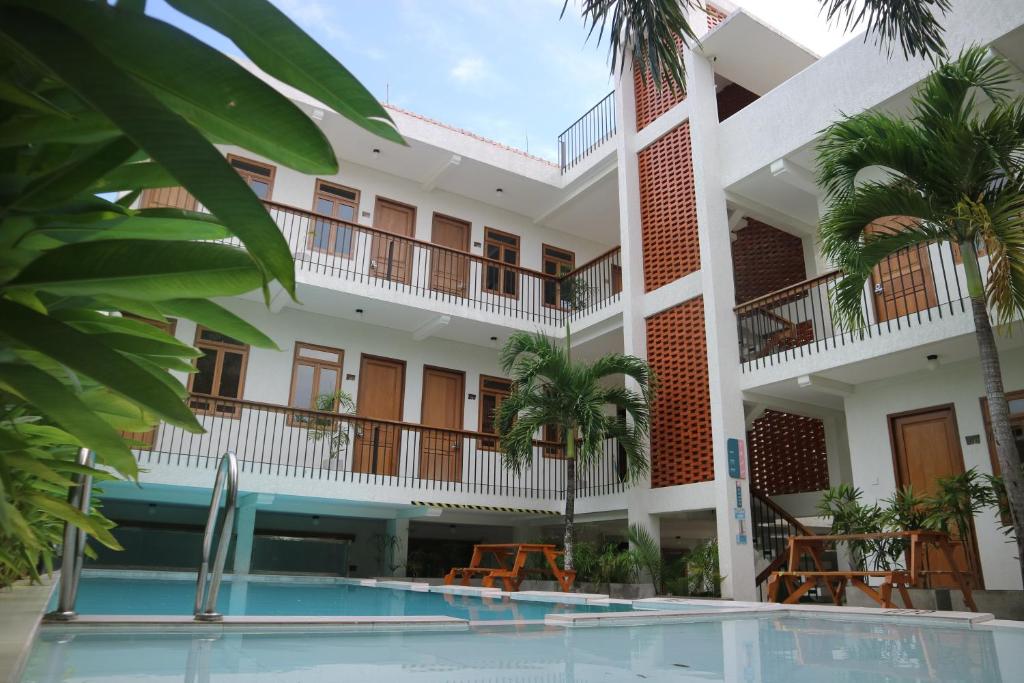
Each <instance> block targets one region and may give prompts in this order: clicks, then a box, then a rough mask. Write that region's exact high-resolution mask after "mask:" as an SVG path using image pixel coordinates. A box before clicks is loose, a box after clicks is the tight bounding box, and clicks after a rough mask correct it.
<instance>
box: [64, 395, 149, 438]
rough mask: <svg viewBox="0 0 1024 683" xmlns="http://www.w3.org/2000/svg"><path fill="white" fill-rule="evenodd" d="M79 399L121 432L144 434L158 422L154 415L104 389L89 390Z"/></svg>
mask: <svg viewBox="0 0 1024 683" xmlns="http://www.w3.org/2000/svg"><path fill="white" fill-rule="evenodd" d="M79 398H81V399H82V403H84V404H85V405H87V406H89V409H90V410H92V411H93V412H94V413H96V415H98V416H99V417H100V418H101V419H103V420H104V421H105V422H106V423H107V424H109V425H110V426H111V427H113V428H114V429H117V430H120V431H122V432H146V431H149V430H150V429H152V428H153V427H154V426H155V425H156V424H157V423H158V422H159V421H160V420H159V419H158V418H157V417H156V416H155V415H152V414H148V413H146V411H144V410H143V409H142V408H140V407H139V406H137V405H136V404H134V403H132V402H131V401H129V400H127V399H124V398H122V397H120V396H118V395H117V394H114V393H112V392H110V391H108V390H106V389H102V388H96V389H89V390H87V391H84V392H82V394H81V395H80V396H79Z"/></svg>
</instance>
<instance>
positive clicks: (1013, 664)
mask: <svg viewBox="0 0 1024 683" xmlns="http://www.w3.org/2000/svg"><path fill="white" fill-rule="evenodd" d="M450 597H451V599H452V602H453V603H454V605H455V606H457V605H458V604H459V602H460V596H450ZM395 599H398V600H401V599H405V598H395ZM472 609H486V607H481V606H480V604H479V601H477V602H476V603H475V604H474V605H473V607H472ZM1022 670H1024V631H1016V632H1015V631H1010V630H1003V631H998V632H993V631H985V630H969V629H960V628H938V627H924V626H908V625H905V624H903V625H894V624H882V623H877V622H861V621H851V622H843V621H839V620H832V619H812V618H773V617H769V616H765V617H762V618H759V619H726V620H722V621H704V622H692V623H680V624H666V625H660V626H636V627H630V628H623V627H617V628H575V629H563V628H556V627H542V626H532V627H519V628H518V629H515V628H505V627H501V626H486V627H480V628H476V629H473V630H472V631H468V632H447V633H439V632H434V633H418V632H407V633H375V634H345V633H334V634H330V633H322V632H321V633H308V632H307V633H274V634H268V633H264V634H256V633H251V634H240V633H230V634H228V633H225V634H224V635H222V636H220V637H216V638H211V637H206V636H202V637H200V636H197V635H195V634H185V633H181V634H178V633H172V632H165V633H149V634H146V633H141V634H139V633H125V634H107V635H103V634H89V633H80V634H77V635H75V636H74V638H69V637H67V636H65V635H61V634H60V632H59V631H55V630H52V629H50V630H47V631H46V632H45V633H44V634H43V636H42V637H41V639H40V641H39V642H38V643H37V645H36V647H35V649H34V651H33V654H32V657H31V660H30V662H29V666H28V669H27V672H26V675H25V678H24V679H23V680H24V682H25V683H37V682H45V683H57V682H75V683H85V681H104V682H105V683H122V682H123V683H127V682H129V681H131V682H135V681H139V680H145V681H147V682H150V683H164V682H166V683H171V682H172V681H173V682H174V683H181V681H183V680H184V681H185V683H223V682H226V681H232V683H235V682H237V681H245V682H246V683H249V682H252V683H269V682H271V681H273V682H274V683H298V682H299V681H301V682H303V683H312V682H316V681H341V680H355V681H437V682H441V681H494V680H501V681H509V682H513V681H559V682H583V681H641V680H642V681H728V682H729V683H733V682H735V681H740V682H744V683H804V682H807V683H810V682H811V681H813V682H815V683H818V682H820V681H840V682H841V683H859V682H870V683H887V682H890V681H892V682H895V681H907V680H910V681H972V682H979V683H996V682H999V681H1007V682H1009V681H1011V680H1021V677H1020V676H1019V675H1017V674H1019V673H1020V672H1021V671H1022ZM1010 672H1012V674H1011V673H1010Z"/></svg>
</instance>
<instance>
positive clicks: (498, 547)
mask: <svg viewBox="0 0 1024 683" xmlns="http://www.w3.org/2000/svg"><path fill="white" fill-rule="evenodd" d="M531 554H540V555H542V556H543V557H544V560H545V562H546V565H547V571H548V572H550V574H551V575H552V576H554V577H555V580H556V581H558V586H559V588H561V590H562V592H569V591H571V590H572V585H573V583H574V582H575V580H576V572H575V571H567V570H564V569H561V568H559V566H558V562H557V560H558V557H559V556H560V555H562V554H563V553H562V551H561V550H557V549H555V546H553V545H548V544H542V543H481V544H478V545H475V546H473V558H472V559H471V560H470V562H469V566H468V567H453V568H452V569H450V570H449V571H448V573H447V574H445V577H444V583H445V585H446V586H450V585H452V584H453V583H455V581H456V580H459V584H460V585H462V586H468V585H469V582H470V580H471V579H472V578H473V577H474V576H479V577H480V579H481V583H482V584H483V585H484V586H485V587H487V588H491V587H493V586H494V582H495V581H496V580H500V581H501V583H502V587H503V588H504V589H505V590H506V591H509V592H513V591H518V590H519V586H520V585H521V584H522V582H523V580H524V579H525V578H526V575H527V574H537V573H541V574H543V573H545V572H544V570H542V569H527V568H526V561H527V559H528V558H529V556H530V555H531ZM488 555H489V556H491V557H493V558H494V560H495V562H496V564H497V565H498V566H497V567H484V566H481V565H482V564H483V561H484V558H485V557H487V556H488Z"/></svg>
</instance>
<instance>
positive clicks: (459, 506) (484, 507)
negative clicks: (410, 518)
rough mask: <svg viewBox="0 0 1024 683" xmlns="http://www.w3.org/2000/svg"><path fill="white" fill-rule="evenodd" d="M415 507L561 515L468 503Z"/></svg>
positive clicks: (422, 501) (415, 502)
mask: <svg viewBox="0 0 1024 683" xmlns="http://www.w3.org/2000/svg"><path fill="white" fill-rule="evenodd" d="M412 504H413V505H419V506H422V507H428V508H441V509H442V510H479V511H481V512H512V513H515V514H517V515H560V514H562V513H561V512H559V511H557V510H530V509H529V508H509V507H503V506H501V505H470V504H468V503H431V502H428V501H425V500H414V501H412Z"/></svg>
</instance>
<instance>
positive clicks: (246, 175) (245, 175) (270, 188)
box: [227, 154, 277, 202]
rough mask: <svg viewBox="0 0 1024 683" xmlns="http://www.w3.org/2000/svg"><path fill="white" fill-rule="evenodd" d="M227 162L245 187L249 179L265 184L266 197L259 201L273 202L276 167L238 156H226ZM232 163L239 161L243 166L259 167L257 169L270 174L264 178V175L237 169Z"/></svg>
mask: <svg viewBox="0 0 1024 683" xmlns="http://www.w3.org/2000/svg"><path fill="white" fill-rule="evenodd" d="M227 161H228V164H229V165H230V166H231V168H233V169H234V171H235V173H237V174H238V175H240V176H242V180H244V181H245V184H246V185H248V184H249V180H250V179H252V180H259V181H260V182H265V183H266V184H267V196H266V197H259V199H260V201H268V202H269V201H273V198H274V179H275V178H276V177H277V167H276V166H274V165H273V164H268V163H266V162H264V161H256V160H255V159H249V158H248V157H243V156H241V155H239V154H228V155H227ZM233 161H240V162H242V163H243V164H251V165H253V166H259V167H262V168H265V169H267V170H268V171H269V172H270V174H269V175H266V176H264V175H260V174H259V173H253V172H252V171H250V170H248V169H244V168H238V167H237V166H235V165H234V164H233V163H232V162H233ZM253 194H256V193H255V192H254V193H253Z"/></svg>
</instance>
